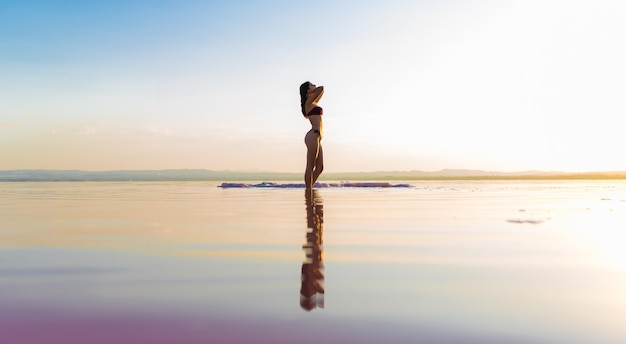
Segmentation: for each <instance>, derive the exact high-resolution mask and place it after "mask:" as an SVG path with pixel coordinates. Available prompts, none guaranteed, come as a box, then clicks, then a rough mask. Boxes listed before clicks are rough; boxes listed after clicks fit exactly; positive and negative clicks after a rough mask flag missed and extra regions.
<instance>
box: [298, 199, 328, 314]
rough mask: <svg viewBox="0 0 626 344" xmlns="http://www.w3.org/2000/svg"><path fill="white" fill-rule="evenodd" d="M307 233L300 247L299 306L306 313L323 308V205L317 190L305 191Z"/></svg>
mask: <svg viewBox="0 0 626 344" xmlns="http://www.w3.org/2000/svg"><path fill="white" fill-rule="evenodd" d="M305 200H306V201H305V203H306V218H307V232H306V243H305V244H304V245H302V250H303V251H304V254H305V259H304V262H302V274H301V276H300V277H301V286H300V306H301V307H302V309H304V310H306V311H311V310H313V309H314V308H317V307H319V308H324V248H323V247H324V246H323V244H324V242H323V236H324V204H323V201H322V198H321V197H320V195H319V194H318V191H317V190H306V191H305Z"/></svg>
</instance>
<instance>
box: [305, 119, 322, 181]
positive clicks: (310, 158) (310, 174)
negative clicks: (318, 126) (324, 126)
mask: <svg viewBox="0 0 626 344" xmlns="http://www.w3.org/2000/svg"><path fill="white" fill-rule="evenodd" d="M304 143H305V144H306V148H307V153H306V170H304V185H305V186H306V188H307V189H311V188H313V184H315V181H316V180H317V177H319V175H320V173H322V171H321V169H320V170H319V172H318V169H319V168H318V161H319V158H320V154H319V153H320V151H321V145H320V140H319V135H318V134H317V133H314V132H312V131H310V132H308V133H307V134H306V136H305V137H304ZM322 168H323V163H322Z"/></svg>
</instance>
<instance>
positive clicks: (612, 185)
mask: <svg viewBox="0 0 626 344" xmlns="http://www.w3.org/2000/svg"><path fill="white" fill-rule="evenodd" d="M219 184H220V183H213V182H162V183H161V182H160V183H150V182H141V183H135V182H123V183H105V182H98V183H0V338H2V342H6V343H87V342H89V343H112V342H115V343H249V342H255V343H294V342H299V343H317V342H323V341H325V342H328V343H339V342H361V343H380V342H384V343H388V344H389V343H623V342H626V328H625V327H624V326H623V319H626V250H624V249H623V244H624V242H625V240H624V239H626V234H624V233H626V232H624V229H625V228H626V183H625V182H619V181H611V182H595V181H594V182H582V181H563V182H504V181H499V182H482V181H467V182H440V181H423V182H422V181H420V182H411V183H410V184H411V185H412V187H411V188H407V189H383V188H381V189H370V188H367V189H363V188H338V189H333V188H328V189H321V190H318V191H317V192H316V193H315V194H313V195H309V196H310V197H307V194H306V192H305V191H304V190H301V189H221V188H218V187H217V186H218V185H219ZM303 276H304V277H303Z"/></svg>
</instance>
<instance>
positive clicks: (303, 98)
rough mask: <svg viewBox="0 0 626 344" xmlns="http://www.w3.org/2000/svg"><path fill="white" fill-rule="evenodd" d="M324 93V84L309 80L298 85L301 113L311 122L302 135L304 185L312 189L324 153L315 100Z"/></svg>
mask: <svg viewBox="0 0 626 344" xmlns="http://www.w3.org/2000/svg"><path fill="white" fill-rule="evenodd" d="M323 94H324V86H319V87H318V86H315V85H314V84H312V83H310V82H308V81H307V82H305V83H303V84H302V85H300V105H301V107H302V115H304V117H306V118H308V119H309V122H311V130H309V132H308V133H306V135H305V136H304V143H305V144H306V148H307V153H306V170H305V171H304V185H305V186H306V188H307V189H312V188H313V185H314V184H315V182H316V181H317V178H318V177H319V176H320V174H321V173H322V170H323V169H324V153H323V151H322V143H321V140H322V113H323V110H322V108H321V107H319V106H318V105H317V102H318V101H319V100H320V99H321V98H322V95H323Z"/></svg>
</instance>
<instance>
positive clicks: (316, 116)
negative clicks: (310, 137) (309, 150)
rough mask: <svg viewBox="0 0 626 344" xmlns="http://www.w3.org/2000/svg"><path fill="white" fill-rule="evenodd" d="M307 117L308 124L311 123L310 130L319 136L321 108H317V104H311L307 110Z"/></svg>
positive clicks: (320, 130)
mask: <svg viewBox="0 0 626 344" xmlns="http://www.w3.org/2000/svg"><path fill="white" fill-rule="evenodd" d="M306 110H307V114H310V115H308V116H307V118H308V119H309V122H311V129H312V130H318V131H319V132H320V135H321V133H322V113H323V111H322V108H321V107H319V106H317V104H313V106H311V107H310V108H307V109H306Z"/></svg>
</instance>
